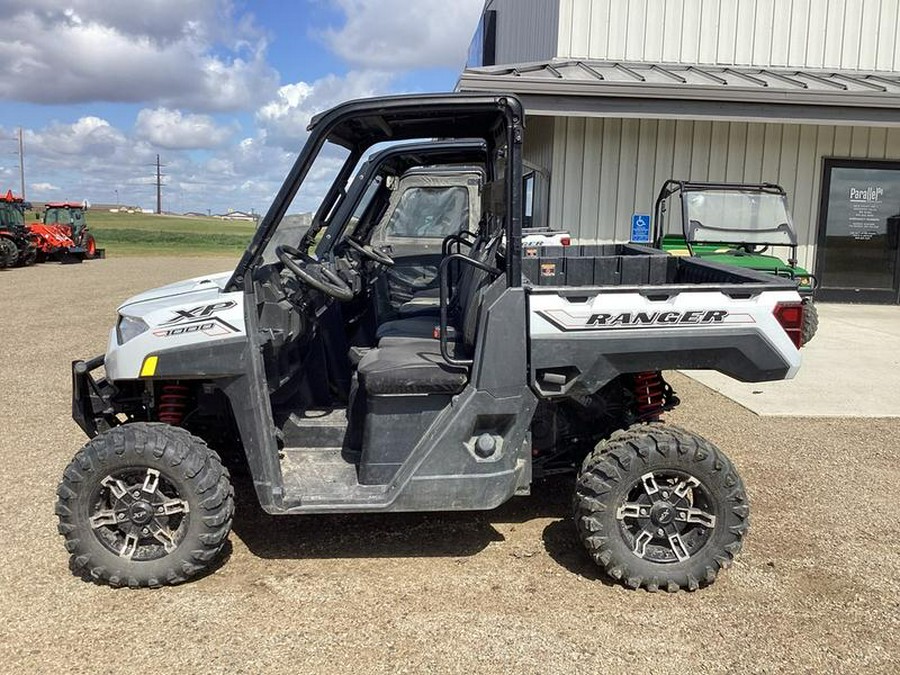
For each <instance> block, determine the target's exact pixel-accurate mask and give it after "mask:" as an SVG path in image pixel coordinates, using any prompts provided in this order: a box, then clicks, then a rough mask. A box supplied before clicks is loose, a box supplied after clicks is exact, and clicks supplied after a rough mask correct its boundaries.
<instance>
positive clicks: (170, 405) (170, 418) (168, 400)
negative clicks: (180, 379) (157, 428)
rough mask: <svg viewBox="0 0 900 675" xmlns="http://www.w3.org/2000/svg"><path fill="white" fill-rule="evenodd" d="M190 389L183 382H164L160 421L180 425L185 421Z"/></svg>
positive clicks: (161, 394)
mask: <svg viewBox="0 0 900 675" xmlns="http://www.w3.org/2000/svg"><path fill="white" fill-rule="evenodd" d="M189 395H190V389H189V388H188V387H185V386H184V385H181V384H164V385H163V386H162V393H160V395H159V405H158V406H157V415H156V416H157V418H158V419H159V421H160V422H165V423H166V424H171V425H172V426H176V427H177V426H179V425H180V424H181V423H182V422H183V421H184V412H185V410H187V404H188V398H189Z"/></svg>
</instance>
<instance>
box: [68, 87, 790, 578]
mask: <svg viewBox="0 0 900 675" xmlns="http://www.w3.org/2000/svg"><path fill="white" fill-rule="evenodd" d="M523 120H524V115H523V110H522V107H521V105H520V103H519V102H518V100H517V99H515V98H514V97H512V96H508V95H499V94H498V95H487V94H485V95H464V94H446V95H425V96H409V97H391V98H380V99H371V100H361V101H352V102H349V103H345V104H343V105H340V106H338V107H336V108H334V109H332V110H330V111H328V112H326V113H324V114H322V115H319V116H318V117H316V118H314V119H313V121H312V123H311V125H310V135H309V139H308V141H307V143H306V145H305V146H304V148H303V150H302V152H301V153H300V156H299V157H298V159H297V161H296V163H295V164H294V167H293V168H292V170H291V171H290V173H289V175H288V177H287V179H286V181H285V183H284V185H283V186H282V188H281V190H280V192H279V193H278V195H277V197H276V198H275V201H274V203H273V204H272V206H271V208H270V209H269V212H268V213H267V214H266V216H265V218H264V219H263V220H262V222H261V223H260V226H259V229H258V230H257V233H256V235H255V236H254V238H253V241H252V242H251V243H250V245H249V247H248V248H247V251H246V252H245V254H244V255H243V257H242V258H241V260H240V262H239V263H238V265H237V267H236V269H235V270H234V271H232V272H230V273H225V274H222V275H214V276H209V277H200V278H196V279H192V280H189V281H185V282H181V283H177V284H172V285H170V286H166V287H163V288H159V289H155V290H152V291H148V292H146V293H143V294H141V295H138V296H136V297H134V298H131V299H130V300H128V301H127V302H125V303H124V304H123V305H122V306H121V307H120V308H119V317H118V321H117V323H116V326H115V327H114V328H113V330H112V331H111V333H110V339H109V345H108V347H107V350H106V354H105V355H104V356H98V357H96V358H93V359H90V360H88V361H75V362H74V363H73V365H72V377H73V416H74V418H75V420H76V421H77V422H78V424H79V425H80V426H81V427H82V428H83V430H84V431H85V433H86V434H87V435H88V436H89V437H90V438H91V440H89V441H88V443H87V444H86V445H85V446H84V448H83V449H82V450H80V451H79V452H78V453H77V454H76V456H75V458H74V459H73V461H72V462H71V464H70V465H69V466H68V467H67V468H66V470H65V473H64V475H63V479H62V482H61V483H60V485H59V488H58V496H59V500H58V502H57V507H56V511H57V514H58V516H59V530H60V533H61V534H62V535H63V536H64V537H65V542H66V547H67V549H68V551H69V553H70V554H71V564H72V566H73V568H74V569H75V570H78V571H79V572H80V573H82V574H84V575H85V576H86V577H88V578H93V579H95V580H97V581H101V582H106V583H109V584H112V585H129V586H158V585H163V584H169V583H178V582H181V581H184V580H185V579H187V578H189V577H191V576H193V575H195V574H197V573H198V572H200V571H201V570H203V569H204V568H205V567H207V566H208V565H209V563H210V561H211V560H212V559H213V558H214V557H215V556H216V555H217V554H218V553H219V551H220V550H221V548H222V546H223V544H224V542H225V539H226V537H227V536H228V533H229V530H230V527H231V521H232V514H233V508H234V507H233V497H232V495H233V491H232V487H231V483H230V479H229V473H228V471H227V470H226V468H224V467H223V464H222V462H221V461H220V455H219V453H218V452H216V451H214V450H212V449H211V448H212V447H215V448H216V449H217V450H221V451H222V452H223V453H226V454H225V455H223V456H225V457H228V456H229V455H230V454H231V453H233V452H234V451H235V450H236V451H238V452H239V457H241V458H243V459H244V460H245V461H246V464H247V467H248V468H249V472H250V474H251V476H252V480H253V485H254V488H255V492H256V496H257V498H258V500H259V503H260V505H261V506H262V508H263V509H264V510H265V511H267V512H268V513H272V514H302V513H347V512H354V511H360V512H362V511H382V512H386V511H454V510H475V509H492V508H495V507H497V506H499V505H500V504H502V503H504V502H505V501H507V500H509V499H510V498H512V497H513V496H515V495H528V494H529V492H530V487H531V485H532V483H533V482H534V481H535V480H537V479H539V478H541V477H543V476H548V475H551V474H557V473H567V472H568V473H572V474H575V475H576V476H577V477H576V484H575V491H574V510H575V511H574V520H575V525H576V530H577V533H578V535H579V536H580V538H581V540H582V541H583V543H584V545H585V546H586V548H587V550H588V553H589V554H590V556H591V557H592V558H593V559H594V560H595V561H596V562H597V564H598V565H600V566H601V567H602V568H603V569H604V570H605V571H606V572H607V573H608V574H609V575H610V576H612V577H613V578H615V579H618V580H621V581H622V582H623V583H625V584H626V585H628V586H630V587H641V586H643V587H645V588H648V589H650V590H655V589H657V588H664V589H668V590H676V589H679V588H686V589H696V588H698V587H699V586H701V585H704V584H707V583H710V582H712V581H713V579H714V578H715V577H716V574H717V573H718V571H719V570H720V569H721V568H724V567H726V566H728V564H729V563H730V562H731V560H732V559H733V557H734V556H735V555H736V554H737V552H738V550H739V549H740V547H741V542H742V539H743V537H744V535H745V533H746V531H747V526H748V517H749V505H748V503H747V499H746V495H745V492H744V489H743V485H742V483H741V479H740V478H739V476H738V474H737V472H736V470H735V468H734V466H733V465H732V464H731V462H730V461H729V460H728V459H727V458H726V457H725V455H724V454H723V453H722V452H721V451H720V450H718V449H717V448H716V447H714V446H713V445H712V444H711V443H709V442H708V441H706V440H704V439H703V438H701V437H699V436H697V435H695V434H693V433H691V432H688V431H685V430H683V429H679V428H675V427H670V426H667V425H665V424H662V423H661V422H659V418H660V414H661V413H662V412H663V411H664V410H666V409H669V408H671V407H672V406H674V405H675V404H677V397H676V396H675V394H674V392H673V391H672V390H671V388H670V387H669V386H668V385H667V384H666V383H665V381H664V380H663V378H662V375H661V371H663V370H665V369H672V368H708V369H716V370H720V371H722V372H725V373H728V374H729V375H732V376H734V377H736V378H738V379H741V380H746V381H761V380H775V379H783V378H789V377H792V376H793V375H794V373H795V372H796V371H797V368H798V367H799V363H800V357H799V352H798V348H797V347H798V344H799V340H800V336H799V333H800V328H801V325H802V318H803V308H802V304H801V300H800V297H799V295H798V293H797V289H796V283H795V282H793V281H792V280H790V279H783V278H779V277H774V276H770V275H764V274H759V273H756V272H752V271H745V270H736V269H734V268H728V267H725V266H722V265H717V264H715V263H709V262H706V261H703V260H699V259H693V258H675V257H671V256H668V255H665V254H664V253H662V252H661V251H657V250H654V249H649V248H643V247H640V246H632V245H608V246H577V245H573V246H568V247H559V248H558V249H554V248H553V247H543V248H541V249H540V253H539V255H534V256H530V257H523V255H522V247H521V226H522V215H523V208H522V199H523V190H522V154H521V153H522V142H523V137H524V133H525V129H524V125H523ZM431 138H443V139H473V138H474V139H478V142H476V143H474V144H473V143H472V142H471V141H467V142H466V143H462V144H458V145H454V143H453V142H452V141H450V142H448V143H440V144H435V145H434V147H435V148H437V150H435V152H434V154H430V153H429V150H428V148H429V144H428V143H418V144H416V145H413V146H408V147H406V148H405V147H403V146H401V147H399V148H389V149H388V150H386V151H384V152H383V153H381V154H380V155H377V156H375V157H373V159H372V161H370V162H368V163H366V164H363V165H362V166H363V169H362V170H360V171H359V174H358V175H356V176H355V177H354V170H355V168H356V167H357V166H358V165H360V162H361V160H362V158H363V157H364V155H365V153H366V152H367V151H368V149H369V148H371V147H372V146H374V145H376V144H378V143H383V142H385V141H402V140H406V139H431ZM335 157H339V158H340V162H341V163H340V169H339V170H338V171H337V175H336V176H335V177H334V180H333V182H332V184H331V187H330V188H329V189H328V191H327V193H326V194H325V196H324V198H322V199H321V203H320V206H319V207H318V209H317V211H316V213H315V214H314V216H313V221H312V225H311V227H310V229H309V231H307V232H306V233H305V234H304V235H303V236H302V237H301V236H300V235H299V233H298V232H297V231H296V230H291V228H282V227H281V224H282V222H283V220H284V215H285V214H286V212H287V211H288V209H289V208H290V207H291V204H292V202H293V201H294V200H295V198H296V199H299V197H297V195H298V191H300V194H301V195H302V194H303V192H302V191H303V189H304V186H305V185H307V183H308V181H309V180H310V177H311V176H320V174H318V173H316V172H313V171H312V168H313V166H314V164H316V166H318V164H317V163H316V162H317V159H322V158H325V159H327V161H328V163H332V164H333V162H334V161H335V160H334V158H335ZM432 165H436V166H440V167H447V166H454V165H456V166H457V167H460V166H463V165H469V166H477V167H478V171H477V172H476V173H475V174H474V175H473V178H474V179H475V181H476V182H477V183H478V185H472V186H470V185H469V184H468V181H466V184H465V185H459V186H458V187H459V190H458V191H456V193H455V195H454V196H453V197H452V199H451V198H450V197H446V198H444V197H442V198H439V199H434V197H435V195H433V194H429V193H428V192H427V191H428V190H429V188H430V187H431V186H429V184H428V182H427V181H422V180H419V179H415V180H413V179H410V178H409V177H410V176H412V177H413V178H415V176H416V171H415V169H416V167H419V168H421V167H425V166H432ZM411 170H413V171H411ZM404 176H406V177H407V179H404V178H403V177H404ZM404 186H405V187H404ZM470 187H471V188H472V189H469V188H470ZM398 189H401V190H405V191H404V193H403V194H401V195H397V194H396V191H397V190H398ZM406 190H408V192H406ZM407 194H408V195H409V196H408V197H406V195H407ZM420 197H424V199H425V201H426V202H428V203H431V204H435V203H438V204H442V205H443V206H441V208H447V209H451V206H452V211H453V213H454V214H455V216H454V218H455V220H454V223H452V224H450V223H446V224H440V223H441V220H440V219H437V218H432V217H431V216H430V215H429V214H427V213H426V215H425V216H424V217H423V216H422V215H421V213H422V211H420V210H419V206H414V205H413V204H412V203H411V202H410V203H408V204H407V203H405V202H404V203H405V206H404V207H403V209H399V206H400V204H401V200H406V199H410V200H415V199H418V198H420ZM472 200H477V201H478V204H477V210H478V212H479V214H480V217H479V218H478V223H477V226H476V229H475V231H472V230H471V229H470V228H471V227H472V223H471V222H470V220H469V219H468V218H466V217H464V216H463V215H462V214H463V211H464V210H463V208H462V205H464V204H468V205H470V206H471V202H472ZM407 207H408V208H407ZM401 211H402V215H397V214H398V213H400V212H401ZM409 217H412V218H414V219H415V218H423V220H422V222H421V225H420V226H416V223H414V222H406V220H404V219H407V218H409ZM429 218H430V220H429ZM398 219H399V220H398ZM401 220H402V221H403V222H402V223H400V221H401ZM428 223H433V224H434V225H435V227H434V228H429V227H427V226H426V225H427V224H428ZM401 224H402V229H401ZM439 224H440V225H439ZM394 227H396V228H397V229H396V230H392V229H391V228H394ZM407 228H412V229H407ZM457 228H458V229H459V231H455V230H456V229H457ZM410 232H411V233H412V234H413V235H414V236H413V238H426V239H427V238H432V240H433V241H437V237H442V238H443V239H442V241H441V244H440V246H439V247H429V248H428V250H427V251H426V252H425V253H423V254H422V255H423V261H425V262H427V263H428V264H429V265H432V266H435V267H436V269H437V275H436V279H437V283H438V292H437V298H436V300H437V301H436V302H434V297H433V296H434V293H429V289H428V288H420V289H416V288H415V287H414V286H415V284H410V285H409V286H408V288H407V290H408V291H410V293H411V296H410V297H406V298H404V300H403V302H402V303H400V304H397V303H392V302H390V301H388V302H384V298H380V297H379V294H380V293H382V292H383V288H384V286H385V284H384V283H383V282H382V281H381V280H382V279H384V278H385V275H386V270H389V269H391V268H392V267H397V266H399V265H401V264H407V265H411V266H412V265H415V264H416V250H415V248H414V247H410V248H409V249H408V250H405V251H403V250H398V249H397V248H396V246H395V245H396V241H393V242H392V241H391V237H392V236H393V237H394V238H395V239H396V237H398V236H400V237H402V236H405V235H404V234H403V233H410ZM448 232H449V234H448ZM373 242H375V245H374V246H373ZM394 256H396V258H395V257H394ZM401 256H402V257H403V258H405V260H404V261H401ZM423 278H425V277H424V276H423ZM424 285H425V286H427V285H428V284H427V283H426V284H424ZM418 290H421V291H422V295H421V296H419V295H418V294H417V291H418ZM429 295H430V296H431V298H430V300H431V301H430V302H426V301H424V300H428V299H429ZM423 298H424V300H423V301H422V302H418V300H422V299H423ZM404 305H407V306H406V307H403V306H404ZM384 308H387V309H386V310H385V309H384ZM101 368H103V370H104V371H105V372H104V373H103V375H102V376H101V375H100V373H98V372H97V371H99V370H100V369H101Z"/></svg>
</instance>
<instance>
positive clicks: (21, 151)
mask: <svg viewBox="0 0 900 675" xmlns="http://www.w3.org/2000/svg"><path fill="white" fill-rule="evenodd" d="M19 181H20V182H21V185H22V200H23V201H24V199H25V141H23V140H22V127H19Z"/></svg>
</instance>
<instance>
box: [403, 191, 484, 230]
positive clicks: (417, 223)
mask: <svg viewBox="0 0 900 675" xmlns="http://www.w3.org/2000/svg"><path fill="white" fill-rule="evenodd" d="M468 224H469V194H468V191H467V190H466V188H464V187H462V186H455V187H440V188H437V187H412V188H408V189H407V190H405V191H404V192H403V194H402V195H401V196H400V201H399V202H398V203H397V207H396V208H395V209H394V213H393V214H391V219H390V220H389V221H388V224H387V227H386V228H385V236H386V237H388V238H392V237H393V238H396V237H411V238H417V239H443V238H444V237H446V236H447V235H449V234H453V233H455V232H459V231H460V230H464V229H466V228H467V226H468Z"/></svg>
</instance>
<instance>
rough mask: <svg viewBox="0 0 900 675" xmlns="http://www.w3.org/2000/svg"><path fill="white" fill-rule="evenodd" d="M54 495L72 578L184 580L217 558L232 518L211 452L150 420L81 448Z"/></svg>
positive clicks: (147, 582)
mask: <svg viewBox="0 0 900 675" xmlns="http://www.w3.org/2000/svg"><path fill="white" fill-rule="evenodd" d="M56 494H57V496H58V497H59V499H58V500H57V502H56V514H57V516H58V517H59V532H60V534H62V535H63V536H64V537H65V539H66V542H65V543H66V549H67V550H68V551H69V553H70V554H71V559H70V564H71V567H72V569H73V571H75V572H76V573H77V574H81V575H82V576H83V577H84V578H89V579H93V580H94V581H97V582H101V583H108V584H110V585H111V586H125V585H127V586H133V587H138V586H161V585H163V584H177V583H180V582H182V581H186V580H187V579H188V578H190V577H192V576H194V575H196V574H197V573H199V572H201V571H202V570H204V569H205V568H207V567H208V566H209V564H210V563H211V562H212V561H213V560H214V559H215V557H216V555H217V554H218V553H219V552H220V551H221V549H222V547H223V546H224V544H225V540H226V538H227V537H228V533H229V531H230V530H231V520H232V516H233V514H234V491H233V489H232V487H231V482H230V479H229V476H228V471H227V470H226V469H225V468H224V467H223V466H222V463H221V461H220V460H219V457H218V455H217V454H216V453H215V452H213V451H212V450H210V449H209V448H208V447H207V446H206V443H205V442H204V441H203V440H201V439H199V438H197V437H196V436H192V435H191V434H190V433H188V432H187V431H185V430H184V429H180V428H178V427H172V426H169V425H166V424H158V423H134V424H128V425H124V426H118V427H114V428H113V429H110V430H109V431H106V432H104V433H102V434H100V435H99V436H97V437H96V438H94V439H92V440H91V441H89V442H88V443H87V444H86V445H85V446H84V448H82V449H81V451H80V452H78V453H77V454H76V455H75V458H74V459H73V460H72V462H71V463H70V464H69V466H68V467H67V468H66V470H65V472H64V473H63V479H62V482H61V483H60V484H59V487H58V489H57V491H56Z"/></svg>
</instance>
